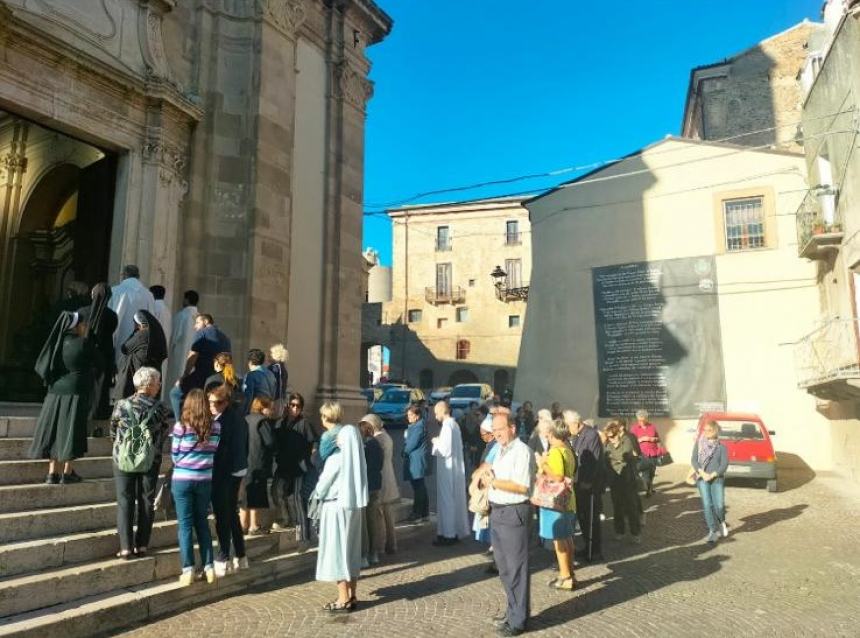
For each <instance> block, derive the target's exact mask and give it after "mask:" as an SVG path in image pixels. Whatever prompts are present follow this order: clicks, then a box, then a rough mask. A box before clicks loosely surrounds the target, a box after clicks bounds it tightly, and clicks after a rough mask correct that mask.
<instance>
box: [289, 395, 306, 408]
mask: <svg viewBox="0 0 860 638" xmlns="http://www.w3.org/2000/svg"><path fill="white" fill-rule="evenodd" d="M293 401H298V402H299V405H300V406H301V408H302V409H303V410H304V408H305V398H304V397H303V396H302V395H301V394H299V393H298V392H290V396H289V397H287V405H289V404H290V403H292V402H293Z"/></svg>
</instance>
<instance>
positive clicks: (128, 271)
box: [122, 264, 140, 279]
mask: <svg viewBox="0 0 860 638" xmlns="http://www.w3.org/2000/svg"><path fill="white" fill-rule="evenodd" d="M122 276H123V277H125V278H126V279H128V278H129V277H134V278H135V279H140V268H138V267H137V266H135V265H134V264H126V265H125V266H123V267H122Z"/></svg>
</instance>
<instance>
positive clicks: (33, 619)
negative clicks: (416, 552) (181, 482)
mask: <svg viewBox="0 0 860 638" xmlns="http://www.w3.org/2000/svg"><path fill="white" fill-rule="evenodd" d="M410 507H411V503H410V502H408V501H405V500H404V501H402V502H401V504H400V505H399V506H398V507H397V508H396V518H397V519H398V520H401V519H403V518H405V516H407V515H408V512H409V509H410ZM426 527H427V526H426V525H423V526H422V525H409V526H406V527H404V526H398V541H406V540H408V538H409V537H410V536H412V535H414V534H416V533H418V532H421V531H423V530H425V529H426ZM281 536H284V535H283V534H282V535H281ZM156 560H157V559H156ZM173 560H174V562H175V564H176V565H177V566H178V564H179V563H178V558H176V557H174V559H173ZM115 562H121V563H123V564H125V565H129V564H131V563H134V562H135V561H128V562H126V561H115ZM315 565H316V551H315V550H310V551H308V552H305V553H298V552H296V551H295V550H294V549H293V548H292V547H291V543H290V542H289V541H287V543H286V545H284V546H281V548H280V549H279V550H277V551H276V552H273V553H272V554H270V555H267V556H263V557H260V558H258V559H257V560H252V561H251V567H250V569H247V570H242V571H240V572H237V573H230V574H228V575H227V577H225V578H219V579H218V580H217V581H216V582H215V583H214V584H212V585H209V584H207V583H205V582H196V583H194V584H193V585H191V586H190V587H180V586H179V584H178V582H177V580H176V578H175V577H174V578H166V579H162V580H157V581H154V582H149V583H146V584H141V585H137V586H128V587H119V588H116V589H113V590H111V591H108V592H104V593H101V594H94V593H93V592H83V591H81V592H79V594H84V593H85V594H86V595H84V596H79V597H78V598H76V599H74V600H70V601H68V602H64V603H62V604H59V605H54V606H51V607H46V608H43V609H39V610H36V611H28V612H24V613H20V614H15V615H12V616H7V617H5V618H0V637H2V638H7V637H9V636H16V637H19V638H25V637H26V638H42V637H44V636H54V635H60V636H63V637H64V638H85V637H86V638H89V637H90V636H94V635H101V634H105V633H109V632H112V631H115V630H118V629H121V628H124V627H129V626H131V625H134V624H139V623H145V622H147V621H149V620H154V619H156V618H159V617H161V616H166V615H169V614H171V613H175V612H178V611H181V610H183V609H188V608H191V607H197V606H200V605H203V604H205V603H207V602H211V601H214V600H217V599H219V598H223V597H225V596H229V595H231V594H236V593H241V592H243V591H245V590H246V589H248V588H249V587H254V586H260V585H264V584H266V583H269V582H272V581H276V580H280V579H283V578H286V577H288V576H291V575H295V574H299V573H304V574H307V576H308V578H313V569H314V566H315ZM177 569H178V567H177ZM155 574H156V571H155V568H153V575H155Z"/></svg>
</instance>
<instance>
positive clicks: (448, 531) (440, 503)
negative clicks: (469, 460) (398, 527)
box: [432, 401, 469, 545]
mask: <svg viewBox="0 0 860 638" xmlns="http://www.w3.org/2000/svg"><path fill="white" fill-rule="evenodd" d="M433 412H434V414H435V416H436V420H437V421H439V422H440V423H441V424H442V429H441V430H440V431H439V436H437V437H435V438H434V439H433V441H432V442H433V456H435V457H436V540H435V541H433V544H434V545H452V544H454V543H456V542H457V541H458V540H459V539H460V538H465V537H467V536H468V535H469V514H468V510H467V507H466V473H465V466H464V464H463V437H462V435H461V434H460V426H459V425H457V422H456V421H455V420H454V419H453V418H451V409H450V408H449V407H448V402H447V401H439V402H438V403H436V405H434V406H433Z"/></svg>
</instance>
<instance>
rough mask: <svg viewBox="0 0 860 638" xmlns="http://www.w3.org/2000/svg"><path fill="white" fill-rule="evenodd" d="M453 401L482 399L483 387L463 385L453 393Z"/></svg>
mask: <svg viewBox="0 0 860 638" xmlns="http://www.w3.org/2000/svg"><path fill="white" fill-rule="evenodd" d="M451 398H452V399H460V398H466V399H480V398H481V386H479V385H461V386H458V387H456V388H454V389H453V390H452V391H451Z"/></svg>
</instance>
